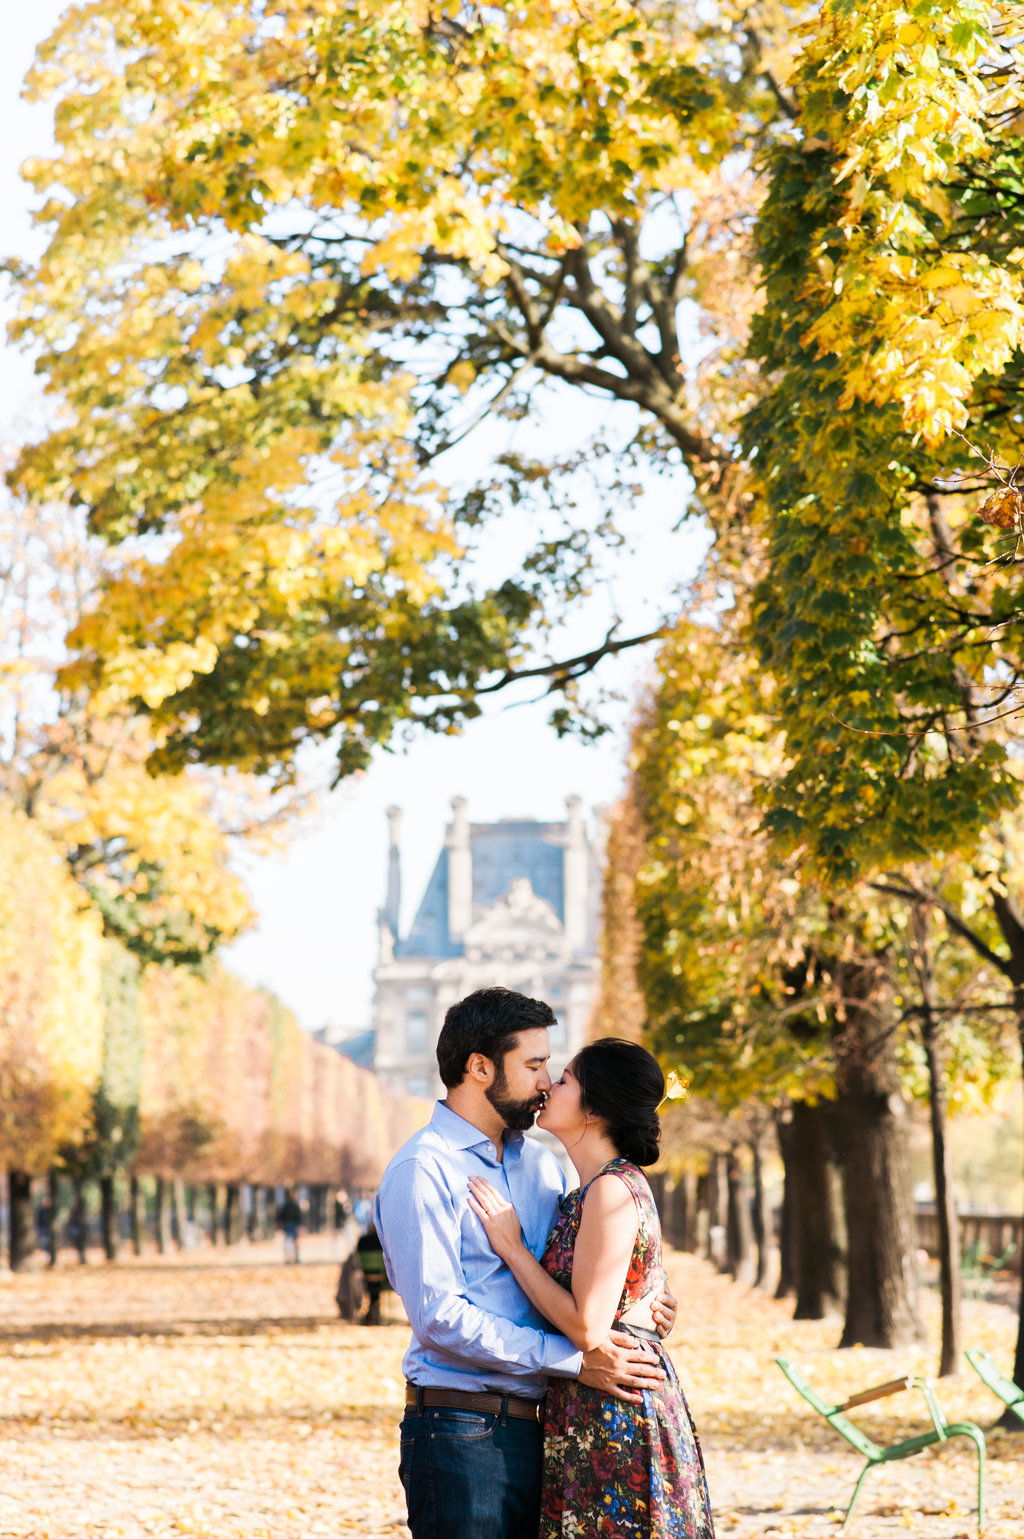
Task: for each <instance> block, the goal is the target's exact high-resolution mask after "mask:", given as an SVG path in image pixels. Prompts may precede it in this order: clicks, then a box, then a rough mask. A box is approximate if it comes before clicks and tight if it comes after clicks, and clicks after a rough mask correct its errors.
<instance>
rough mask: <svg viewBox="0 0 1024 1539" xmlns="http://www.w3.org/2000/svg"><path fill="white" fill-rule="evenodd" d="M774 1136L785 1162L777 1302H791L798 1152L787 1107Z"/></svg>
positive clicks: (778, 1115)
mask: <svg viewBox="0 0 1024 1539" xmlns="http://www.w3.org/2000/svg"><path fill="white" fill-rule="evenodd" d="M775 1136H776V1138H777V1139H778V1141H779V1154H780V1156H781V1158H782V1207H781V1209H780V1211H779V1281H778V1283H777V1285H776V1288H775V1297H776V1298H777V1299H786V1298H789V1296H790V1294H792V1293H795V1292H796V1276H797V1263H796V1238H797V1227H796V1212H795V1209H796V1202H795V1193H796V1179H797V1177H796V1152H795V1138H794V1134H793V1112H792V1108H791V1107H786V1108H785V1109H784V1110H782V1111H778V1112H776V1115H775Z"/></svg>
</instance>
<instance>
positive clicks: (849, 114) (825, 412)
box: [747, 4, 1024, 1374]
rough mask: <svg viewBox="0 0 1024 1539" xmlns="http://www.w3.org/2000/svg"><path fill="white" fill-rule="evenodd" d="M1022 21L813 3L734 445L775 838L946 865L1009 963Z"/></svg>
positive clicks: (770, 219)
mask: <svg viewBox="0 0 1024 1539" xmlns="http://www.w3.org/2000/svg"><path fill="white" fill-rule="evenodd" d="M1021 20H1022V14H1021V10H1020V7H1019V6H1015V5H1007V6H998V7H982V6H979V5H974V4H959V5H955V6H939V5H931V4H926V5H922V6H920V7H917V8H915V10H914V12H913V13H912V14H909V13H905V12H902V11H898V10H896V9H891V8H885V7H870V8H861V9H858V10H857V11H856V12H851V11H849V10H847V9H846V8H844V7H841V6H839V5H831V4H827V5H825V6H824V7H823V22H822V26H821V27H820V28H819V29H818V30H817V31H816V32H815V34H814V35H813V37H811V38H810V39H809V41H808V46H807V48H806V49H805V52H804V55H803V58H802V60H801V63H800V67H799V69H798V71H797V72H796V74H795V77H794V80H793V89H794V92H795V93H796V95H797V97H798V99H799V101H800V104H801V112H800V119H799V125H800V128H801V136H800V138H799V139H794V140H793V141H792V142H790V143H788V144H782V143H780V144H779V145H778V146H776V147H775V148H774V149H773V151H772V155H771V163H770V173H771V175H770V186H769V192H768V196H767V198H766V201H765V203H764V205H763V209H762V218H761V222H760V228H759V242H760V250H761V256H762V260H763V265H764V269H765V279H766V282H765V295H766V302H765V306H764V309H763V312H762V314H761V315H760V316H759V317H758V319H757V320H756V322H755V329H754V344H753V348H754V353H755V355H756V356H757V357H758V358H759V359H760V360H761V361H762V363H763V365H764V366H766V368H767V369H768V370H769V371H771V376H772V384H771V388H770V390H769V391H768V392H767V393H766V394H765V396H764V398H763V399H762V400H761V401H760V402H759V403H758V404H757V406H756V408H755V410H754V411H753V412H752V413H751V416H750V419H749V428H748V439H747V441H748V444H749V445H750V446H751V448H753V447H754V445H755V444H756V447H757V463H758V465H759V466H760V471H759V482H760V488H761V492H762V496H763V502H762V503H760V504H759V506H760V507H762V508H763V512H764V539H765V545H766V555H767V563H766V570H765V574H764V577H763V580H762V582H761V584H760V587H759V590H758V596H757V601H756V604H755V614H754V624H753V630H754V634H755V636H756V639H757V641H758V643H759V646H760V649H761V655H762V658H763V660H764V662H765V665H766V666H767V667H769V668H770V670H771V672H772V674H773V676H774V677H775V678H776V679H777V681H778V685H779V695H778V701H779V710H780V715H781V719H782V721H783V724H784V726H785V731H786V744H787V752H788V756H789V763H788V768H787V772H786V773H785V774H784V775H783V776H780V777H778V779H777V780H776V782H775V784H774V785H773V786H772V788H771V791H770V794H769V796H768V797H767V798H766V802H767V804H768V810H769V817H770V820H771V822H772V824H773V826H774V828H775V829H776V831H777V832H778V834H779V835H780V837H782V838H783V839H784V840H786V841H788V843H789V846H790V847H791V848H801V849H802V850H803V851H804V852H805V855H806V858H807V859H808V860H810V861H811V862H813V863H815V864H816V865H817V867H818V869H819V870H820V871H822V872H823V873H824V874H825V879H826V880H835V879H836V878H837V877H839V878H843V879H849V878H850V877H851V876H853V875H862V874H870V873H871V872H872V871H874V872H882V873H886V885H887V886H889V887H891V888H892V889H893V890H897V889H898V890H901V891H903V892H905V893H906V894H907V896H908V898H911V899H912V898H913V894H914V892H915V891H916V890H917V888H918V883H917V882H916V881H915V880H914V879H913V878H912V877H908V876H907V875H906V872H905V871H904V872H902V873H901V871H900V868H901V865H903V863H905V862H913V863H927V862H928V861H934V860H936V859H937V858H938V857H940V856H941V855H942V854H943V853H944V852H948V851H962V852H964V853H965V855H968V856H969V858H970V859H971V863H972V865H973V866H974V867H975V869H976V871H977V874H978V877H979V879H980V880H981V882H982V885H983V887H984V888H985V889H987V891H988V893H989V894H990V897H989V902H990V903H991V905H992V916H993V918H994V919H995V920H996V922H997V924H999V925H1000V926H1001V927H1002V930H1003V934H1004V935H1005V937H1006V940H1007V942H1008V943H1009V946H1010V950H1011V955H1012V948H1013V945H1014V937H1015V935H1016V929H1015V924H1016V920H1015V902H1016V900H1015V892H1016V890H1017V886H1018V884H1019V874H1018V873H1017V872H1016V871H1015V870H1014V869H1013V867H1012V862H1011V861H1010V860H1009V859H1008V856H1007V852H1006V851H1007V847H1006V841H1005V839H1004V838H1001V837H1000V835H999V832H998V830H999V829H1000V827H1001V824H1000V819H1001V817H1002V815H1003V814H1005V813H1006V812H1007V810H1008V809H1011V808H1016V806H1017V804H1018V801H1019V784H1018V774H1017V766H1016V760H1015V757H1014V755H1013V754H1012V753H1008V751H1007V750H1008V746H1009V743H1010V742H1011V741H1012V740H1014V739H1015V737H1016V733H1017V727H1016V725H1015V723H1014V719H1013V716H1014V713H1013V707H1012V702H1013V700H1014V698H1015V694H1016V691H1017V690H1018V689H1019V686H1020V682H1021V677H1022V674H1021V662H1022V658H1021V653H1020V648H1019V641H1018V632H1017V629H1016V627H1014V626H1013V625H1012V624H1011V623H1010V621H1011V619H1012V617H1013V616H1014V615H1015V614H1016V612H1017V610H1018V609H1019V602H1020V565H1019V559H1018V558H1019V549H1018V542H1017V539H1016V534H1017V531H1018V530H1019V527H1020V524H1019V520H1020V511H1021V510H1020V506H1019V495H1018V494H1017V493H1016V491H1015V490H1014V487H1013V485H1012V479H1013V478H1012V472H1011V469H1010V467H1012V465H1013V464H1014V463H1015V462H1016V461H1018V460H1019V458H1020V425H1021V413H1020V388H1019V386H1020V344H1021V341H1022V326H1024V310H1022V308H1021V295H1020V264H1019V246H1020V236H1021V207H1022V203H1021V196H1020V188H1021V181H1020V176H1021V170H1022V167H1021V162H1020V149H1019V138H1018V136H1017V133H1016V127H1017V124H1018V117H1019V107H1018V98H1019V84H1020V66H1019V60H1018V56H1017V52H1016V51H1015V49H1016V37H1017V36H1018V34H1019V26H1020V22H1021ZM921 29H926V30H927V42H926V43H925V45H924V46H920V44H921V41H922V38H923V37H924V32H923V31H922V30H921ZM978 443H980V445H981V446H982V448H983V452H981V453H980V455H979V453H978V452H977V450H976V449H974V448H972V445H974V444H978ZM1002 461H1006V465H1002V464H1001V462H1002ZM984 492H988V493H990V494H992V495H991V497H990V498H988V499H986V504H985V506H984V507H983V508H982V510H981V513H982V516H981V517H980V518H979V516H978V508H977V501H978V497H979V494H980V493H984ZM1000 520H1001V521H1002V524H1003V527H1002V528H1000V527H999V522H998V521H1000ZM993 521H995V522H993ZM1008 706H1009V707H1010V712H1009V715H1008V714H1007V707H1008ZM989 830H996V836H995V837H994V838H991V839H990V838H988V837H986V836H987V833H988V831H989ZM979 848H981V849H982V850H983V851H984V853H983V855H982V856H981V858H980V859H979V857H978V854H977V851H978V850H979ZM925 887H926V888H928V887H930V884H929V883H927V882H926V883H925ZM945 911H948V912H950V913H954V914H955V913H956V903H955V902H954V903H952V904H950V903H949V902H948V900H947V910H945ZM1000 914H1002V915H1003V916H1004V918H1003V919H1002V920H1001V919H999V917H998V916H999V915H1000ZM1004 921H1005V922H1004ZM966 928H967V930H968V931H970V930H971V928H972V927H971V926H970V924H968V925H967V926H966ZM1022 933H1024V932H1022ZM965 938H968V939H970V936H969V935H968V936H966V937H965ZM972 944H973V942H972ZM983 944H984V943H983ZM976 949H977V947H976ZM988 953H989V954H988V955H987V957H986V960H988V961H989V962H990V963H991V965H992V966H996V965H1000V966H1001V967H1002V968H1003V970H1004V971H1006V968H1007V967H1008V966H1010V965H1011V964H1009V963H1008V962H1007V959H1006V958H1005V956H1000V955H998V954H997V953H996V952H995V951H994V950H992V948H991V947H989V948H988ZM979 954H983V955H984V954H985V953H979ZM1011 981H1012V979H1011ZM1018 1020H1019V1027H1020V1031H1021V1042H1022V1047H1024V1016H1022V1015H1020V1014H1018ZM1022 1305H1024V1295H1022ZM1016 1371H1017V1372H1018V1374H1020V1373H1024V1316H1022V1328H1021V1333H1020V1338H1019V1341H1018V1350H1017V1360H1016Z"/></svg>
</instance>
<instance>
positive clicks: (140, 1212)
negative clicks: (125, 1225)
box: [128, 1172, 146, 1256]
mask: <svg viewBox="0 0 1024 1539" xmlns="http://www.w3.org/2000/svg"><path fill="white" fill-rule="evenodd" d="M145 1211H146V1204H145V1202H144V1200H143V1196H142V1187H141V1186H140V1184H139V1178H138V1176H137V1175H136V1174H135V1173H134V1172H133V1173H132V1177H131V1181H130V1182H129V1186H128V1217H129V1220H130V1222H131V1238H132V1254H133V1255H136V1256H141V1255H142V1229H143V1224H144V1223H145Z"/></svg>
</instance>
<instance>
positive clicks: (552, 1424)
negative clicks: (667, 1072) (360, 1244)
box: [376, 988, 714, 1539]
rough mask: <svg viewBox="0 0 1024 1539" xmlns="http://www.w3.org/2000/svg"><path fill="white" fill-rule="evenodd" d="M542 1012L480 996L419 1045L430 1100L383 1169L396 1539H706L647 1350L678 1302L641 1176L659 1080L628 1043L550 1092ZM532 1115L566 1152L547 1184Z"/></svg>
mask: <svg viewBox="0 0 1024 1539" xmlns="http://www.w3.org/2000/svg"><path fill="white" fill-rule="evenodd" d="M554 1024H555V1017H554V1014H553V1013H552V1011H551V1008H550V1006H548V1005H547V1004H545V1003H543V1002H542V1001H541V1000H537V999H529V998H528V997H527V996H526V995H524V994H517V993H514V992H513V991H512V990H511V989H506V988H488V989H478V990H477V991H476V992H475V993H473V994H469V995H467V997H466V998H465V999H463V1000H460V1001H459V1003H458V1004H455V1005H453V1006H452V1007H451V1009H450V1010H449V1011H448V1013H447V1015H446V1016H445V1019H444V1025H443V1027H442V1029H441V1034H440V1037H439V1038H438V1043H437V1062H438V1067H439V1069H440V1073H441V1079H442V1081H443V1083H444V1085H445V1086H446V1088H447V1095H446V1097H445V1099H444V1100H443V1101H439V1102H438V1103H437V1105H436V1106H435V1108H434V1114H433V1116H432V1118H431V1120H430V1122H429V1123H428V1125H427V1126H426V1127H425V1128H423V1129H422V1131H421V1132H419V1133H417V1134H415V1135H414V1137H412V1138H411V1139H409V1141H408V1142H407V1143H406V1144H405V1145H403V1147H402V1148H401V1149H400V1150H399V1151H398V1153H397V1154H396V1155H395V1157H394V1159H393V1160H392V1161H391V1163H390V1165H389V1166H388V1168H387V1170H386V1172H385V1174H384V1179H383V1181H382V1182H381V1186H380V1190H379V1192H378V1194H377V1203H376V1220H377V1232H378V1234H379V1235H380V1237H381V1241H382V1244H383V1248H384V1258H385V1264H386V1266H387V1272H388V1276H389V1278H390V1279H391V1283H392V1286H393V1287H394V1289H395V1291H396V1292H397V1293H398V1294H399V1296H400V1297H401V1299H402V1303H403V1304H404V1305H405V1308H406V1311H407V1313H408V1316H409V1321H410V1323H411V1325H412V1342H411V1344H410V1346H409V1350H408V1352H407V1353H406V1355H405V1360H404V1364H403V1367H404V1371H405V1376H406V1390H405V1415H404V1417H403V1420H402V1426H401V1458H400V1463H399V1474H400V1477H401V1481H402V1485H403V1487H404V1490H405V1495H406V1502H407V1505H408V1511H409V1528H410V1529H411V1531H412V1535H413V1539H714V1526H713V1522H712V1517H711V1507H710V1502H709V1499H708V1489H707V1481H706V1478H705V1474H704V1464H703V1459H702V1457H701V1452H700V1445H699V1443H698V1441H697V1434H696V1431H695V1429H694V1425H693V1421H692V1418H691V1416H690V1412H689V1409H688V1407H687V1404H686V1400H685V1398H684V1396H683V1392H682V1390H681V1389H680V1387H679V1382H678V1380H677V1378H676V1374H675V1370H674V1369H673V1367H672V1364H671V1362H670V1360H669V1358H668V1356H667V1354H666V1352H665V1349H664V1346H663V1345H662V1340H661V1338H662V1336H665V1335H667V1334H668V1333H669V1331H670V1330H671V1328H672V1325H673V1323H674V1320H675V1312H676V1301H675V1299H674V1298H673V1297H672V1296H671V1294H670V1293H669V1292H668V1291H667V1285H666V1282H665V1275H664V1272H663V1270H662V1265H661V1225H660V1223H659V1220H658V1213H657V1209H656V1207H655V1204H654V1198H653V1196H652V1194H651V1189H650V1186H649V1185H648V1182H647V1178H646V1176H645V1175H644V1173H643V1169H642V1167H643V1166H645V1165H652V1164H653V1163H654V1162H655V1160H656V1159H657V1157H658V1142H659V1138H660V1127H659V1122H658V1106H659V1104H660V1102H661V1100H662V1098H663V1097H664V1094H665V1079H664V1075H663V1074H662V1071H661V1069H660V1067H659V1066H658V1063H657V1061H656V1060H655V1059H654V1058H653V1057H652V1056H651V1054H650V1053H648V1052H646V1051H645V1049H644V1048H642V1047H639V1046H638V1045H637V1044H636V1043H634V1042H628V1041H622V1040H619V1039H618V1038H614V1037H606V1038H603V1039H602V1040H601V1041H598V1042H591V1043H589V1044H588V1045H587V1046H586V1047H584V1048H582V1049H581V1050H580V1052H579V1053H577V1055H576V1057H575V1058H574V1059H573V1060H572V1062H571V1063H570V1064H569V1065H568V1067H567V1068H566V1069H565V1071H564V1073H563V1074H562V1076H561V1078H560V1079H559V1080H558V1081H557V1083H555V1084H554V1085H553V1084H552V1083H551V1078H550V1075H549V1074H548V1068H547V1064H548V1057H549V1045H548V1029H549V1027H551V1026H553V1025H554ZM535 1119H536V1121H537V1124H538V1126H539V1127H541V1128H543V1129H545V1131H546V1132H548V1133H550V1134H552V1135H553V1136H554V1137H555V1138H556V1139H558V1140H559V1142H560V1143H561V1144H562V1145H563V1146H564V1147H565V1150H566V1153H567V1154H568V1156H569V1158H570V1160H571V1161H572V1163H573V1165H574V1166H575V1168H576V1172H577V1175H578V1176H579V1186H578V1188H576V1189H574V1190H573V1191H571V1192H567V1191H566V1181H565V1177H564V1175H563V1173H562V1170H561V1168H560V1166H559V1164H558V1162H557V1160H556V1159H555V1157H554V1156H553V1155H552V1154H551V1153H550V1151H549V1150H547V1149H546V1148H544V1146H543V1145H542V1144H541V1143H540V1142H539V1141H538V1140H536V1139H529V1138H526V1137H524V1134H525V1132H526V1130H527V1129H528V1128H530V1127H532V1126H533V1123H534V1120H535Z"/></svg>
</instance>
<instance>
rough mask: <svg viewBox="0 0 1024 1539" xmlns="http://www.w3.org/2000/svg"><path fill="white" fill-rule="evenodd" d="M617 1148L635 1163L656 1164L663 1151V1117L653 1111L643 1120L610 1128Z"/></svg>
mask: <svg viewBox="0 0 1024 1539" xmlns="http://www.w3.org/2000/svg"><path fill="white" fill-rule="evenodd" d="M609 1131H610V1133H611V1137H612V1142H613V1143H614V1145H615V1147H616V1149H618V1151H619V1153H620V1154H621V1155H622V1158H623V1159H624V1160H629V1161H630V1162H631V1164H633V1165H654V1164H655V1163H656V1162H657V1159H658V1155H659V1154H660V1152H661V1119H660V1118H659V1116H658V1114H657V1112H653V1113H652V1114H651V1116H650V1117H649V1118H647V1119H646V1120H644V1121H643V1122H630V1123H628V1124H626V1125H625V1126H620V1127H613V1128H611V1129H609Z"/></svg>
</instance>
